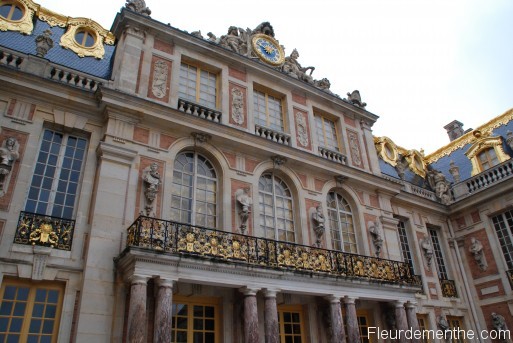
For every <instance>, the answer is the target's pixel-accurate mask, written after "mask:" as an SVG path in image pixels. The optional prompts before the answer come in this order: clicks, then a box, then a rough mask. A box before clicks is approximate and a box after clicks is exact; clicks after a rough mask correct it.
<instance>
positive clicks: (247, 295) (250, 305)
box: [241, 288, 260, 343]
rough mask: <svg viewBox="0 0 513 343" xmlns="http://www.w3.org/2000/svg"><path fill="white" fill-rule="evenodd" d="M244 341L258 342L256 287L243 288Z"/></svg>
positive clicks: (245, 342)
mask: <svg viewBox="0 0 513 343" xmlns="http://www.w3.org/2000/svg"><path fill="white" fill-rule="evenodd" d="M241 291H242V293H243V294H244V343H259V342H260V339H259V335H258V310H257V299H256V294H257V292H258V289H251V288H244V289H242V290H241Z"/></svg>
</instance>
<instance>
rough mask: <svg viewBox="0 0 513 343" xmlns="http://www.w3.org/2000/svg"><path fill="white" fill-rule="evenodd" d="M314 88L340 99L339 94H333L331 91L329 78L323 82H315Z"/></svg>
mask: <svg viewBox="0 0 513 343" xmlns="http://www.w3.org/2000/svg"><path fill="white" fill-rule="evenodd" d="M314 86H315V87H317V88H319V89H320V90H322V91H325V92H326V93H329V94H331V95H334V96H336V97H339V96H338V95H337V94H333V92H332V91H330V87H331V82H330V80H328V79H327V78H325V77H324V78H322V79H321V80H315V81H314Z"/></svg>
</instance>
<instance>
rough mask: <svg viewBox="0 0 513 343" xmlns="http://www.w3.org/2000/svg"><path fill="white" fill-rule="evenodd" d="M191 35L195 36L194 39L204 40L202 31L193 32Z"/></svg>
mask: <svg viewBox="0 0 513 343" xmlns="http://www.w3.org/2000/svg"><path fill="white" fill-rule="evenodd" d="M191 35H193V36H194V37H197V38H201V39H203V35H202V34H201V30H198V31H192V32H191Z"/></svg>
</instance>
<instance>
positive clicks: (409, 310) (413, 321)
mask: <svg viewBox="0 0 513 343" xmlns="http://www.w3.org/2000/svg"><path fill="white" fill-rule="evenodd" d="M405 307H406V320H407V321H408V327H409V328H411V329H412V331H413V332H417V331H418V330H419V321H418V320H417V311H416V307H417V305H415V304H413V303H410V302H409V303H407V304H406V305H405ZM414 337H415V336H414ZM414 337H413V338H412V339H411V343H421V340H420V339H418V338H414Z"/></svg>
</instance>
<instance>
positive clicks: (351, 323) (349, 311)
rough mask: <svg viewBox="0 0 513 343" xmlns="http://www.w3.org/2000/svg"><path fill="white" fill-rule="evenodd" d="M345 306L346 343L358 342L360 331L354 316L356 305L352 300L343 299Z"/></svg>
mask: <svg viewBox="0 0 513 343" xmlns="http://www.w3.org/2000/svg"><path fill="white" fill-rule="evenodd" d="M344 303H345V306H346V322H347V323H346V324H347V342H350V343H353V342H360V329H359V327H358V318H357V316H356V305H355V299H354V298H347V297H346V298H344Z"/></svg>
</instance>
